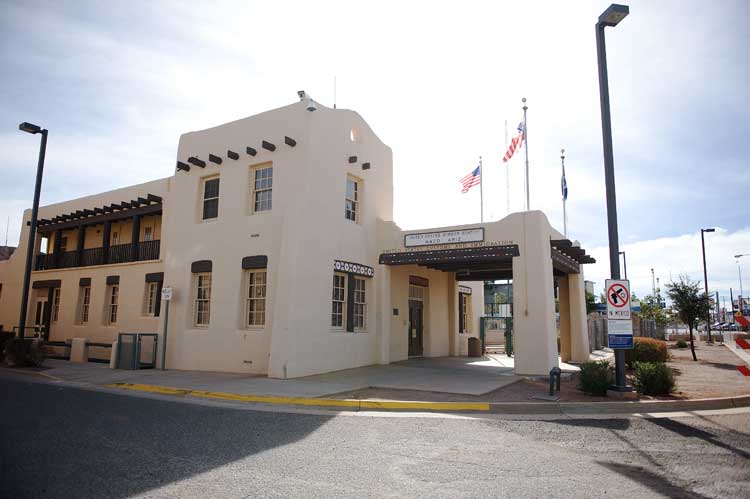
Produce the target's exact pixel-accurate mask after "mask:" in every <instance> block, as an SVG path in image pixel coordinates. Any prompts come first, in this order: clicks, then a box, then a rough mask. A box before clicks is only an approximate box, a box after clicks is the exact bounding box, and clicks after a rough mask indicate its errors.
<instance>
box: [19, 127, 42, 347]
mask: <svg viewBox="0 0 750 499" xmlns="http://www.w3.org/2000/svg"><path fill="white" fill-rule="evenodd" d="M18 129H19V130H21V131H22V132H26V133H30V134H34V135H36V134H37V133H41V134H42V142H41V145H40V146H39V162H38V163H37V167H36V185H35V186H34V204H33V205H32V207H31V221H30V223H29V242H28V246H27V247H26V268H25V269H24V273H23V294H22V295H21V315H20V317H19V319H18V337H19V338H23V333H24V328H25V327H26V309H27V307H28V305H29V284H30V282H31V262H32V260H33V258H34V251H35V250H36V248H35V247H34V246H35V244H34V243H35V241H36V216H37V212H38V211H39V194H40V193H41V191H42V172H43V171H44V155H45V153H46V152H47V130H46V129H43V128H41V127H39V126H37V125H34V124H31V123H27V122H25V121H24V122H23V123H21V124H20V125H18Z"/></svg>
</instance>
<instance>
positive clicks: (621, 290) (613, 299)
mask: <svg viewBox="0 0 750 499" xmlns="http://www.w3.org/2000/svg"><path fill="white" fill-rule="evenodd" d="M607 301H608V302H609V304H610V305H612V306H613V307H615V308H622V307H624V306H625V305H627V304H628V302H630V293H628V290H627V289H626V288H625V286H623V285H622V284H619V283H615V284H613V285H611V286H610V287H609V289H607Z"/></svg>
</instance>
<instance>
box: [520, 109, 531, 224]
mask: <svg viewBox="0 0 750 499" xmlns="http://www.w3.org/2000/svg"><path fill="white" fill-rule="evenodd" d="M521 102H523V142H524V144H525V145H526V211H529V210H531V201H530V196H529V191H530V190H531V186H530V185H529V127H528V126H527V125H526V110H527V109H528V107H527V106H526V97H524V98H523V99H521Z"/></svg>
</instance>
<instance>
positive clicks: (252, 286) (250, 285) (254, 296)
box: [245, 269, 267, 327]
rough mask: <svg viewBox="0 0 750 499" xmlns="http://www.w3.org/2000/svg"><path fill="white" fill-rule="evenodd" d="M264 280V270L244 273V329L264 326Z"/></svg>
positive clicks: (265, 276) (265, 275) (265, 277)
mask: <svg viewBox="0 0 750 499" xmlns="http://www.w3.org/2000/svg"><path fill="white" fill-rule="evenodd" d="M266 279H267V274H266V270H265V269H254V270H248V271H247V272H246V278H245V284H246V286H245V290H246V293H245V327H257V326H265V324H266V285H267V283H266Z"/></svg>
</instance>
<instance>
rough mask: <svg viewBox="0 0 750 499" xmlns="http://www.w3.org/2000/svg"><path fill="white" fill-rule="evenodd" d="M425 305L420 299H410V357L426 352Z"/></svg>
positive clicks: (419, 355)
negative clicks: (424, 339)
mask: <svg viewBox="0 0 750 499" xmlns="http://www.w3.org/2000/svg"><path fill="white" fill-rule="evenodd" d="M423 319H424V305H423V304H422V302H421V301H419V300H409V357H421V356H422V355H423V353H424V341H423V338H424V321H423Z"/></svg>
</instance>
